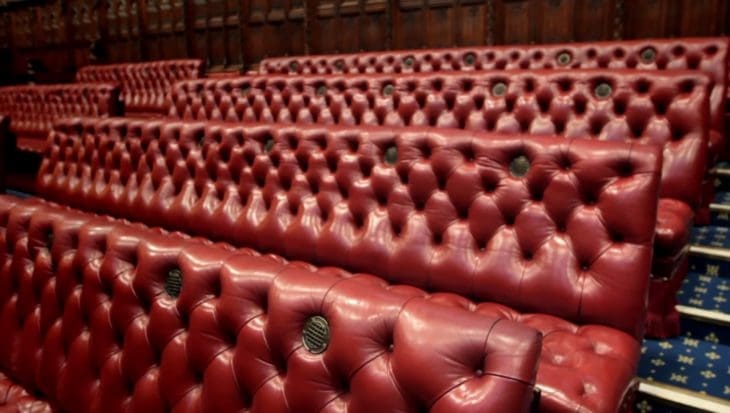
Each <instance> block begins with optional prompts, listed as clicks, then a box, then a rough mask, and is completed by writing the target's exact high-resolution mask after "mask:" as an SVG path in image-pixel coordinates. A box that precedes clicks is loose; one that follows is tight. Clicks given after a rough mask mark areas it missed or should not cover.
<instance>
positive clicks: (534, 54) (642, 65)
mask: <svg viewBox="0 0 730 413" xmlns="http://www.w3.org/2000/svg"><path fill="white" fill-rule="evenodd" d="M729 41H730V38H727V37H722V38H679V39H642V40H623V41H606V42H585V43H566V44H543V45H519V46H480V47H463V48H446V49H421V50H397V51H378V52H370V53H355V54H337V55H314V56H296V57H279V58H270V59H264V60H263V61H262V62H261V64H260V66H259V72H260V73H291V74H293V73H297V74H310V73H311V74H314V73H317V74H336V73H413V72H434V71H449V70H487V69H488V70H491V69H498V70H504V69H560V68H571V69H577V68H608V69H612V70H613V69H625V68H629V69H653V70H656V69H658V70H675V69H692V70H700V71H702V72H703V73H705V74H706V75H708V76H709V77H710V78H711V79H712V81H713V84H714V86H713V89H712V93H711V97H710V113H711V119H712V120H711V124H712V130H713V133H712V135H711V137H710V143H711V147H710V160H711V161H712V163H714V161H715V160H716V158H717V156H718V155H720V154H721V153H722V151H723V147H724V146H725V143H724V142H725V139H724V130H725V129H724V114H725V94H726V91H727V90H728V76H729V75H730V73H728V69H727V66H728V42H729Z"/></svg>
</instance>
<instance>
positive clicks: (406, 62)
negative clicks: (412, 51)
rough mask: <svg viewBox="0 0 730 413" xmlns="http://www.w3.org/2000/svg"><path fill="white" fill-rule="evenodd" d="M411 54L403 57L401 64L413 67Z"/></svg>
mask: <svg viewBox="0 0 730 413" xmlns="http://www.w3.org/2000/svg"><path fill="white" fill-rule="evenodd" d="M413 62H414V60H413V56H408V57H406V58H405V59H403V66H405V67H413Z"/></svg>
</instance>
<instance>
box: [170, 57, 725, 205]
mask: <svg viewBox="0 0 730 413" xmlns="http://www.w3.org/2000/svg"><path fill="white" fill-rule="evenodd" d="M710 86H711V81H710V80H709V79H708V78H707V77H706V76H702V75H698V74H697V73H696V72H687V71H683V72H678V73H671V74H670V73H659V72H655V71H630V70H623V71H620V70H619V71H612V72H608V71H605V70H552V71H548V70H541V71H522V70H518V71H491V72H471V73H465V72H444V73H417V74H413V75H409V76H399V75H393V74H375V75H361V76H360V75H339V76H338V75H327V76H296V77H294V76H258V77H241V78H233V79H224V80H218V81H214V80H200V81H195V82H182V83H180V84H177V85H176V87H175V88H174V90H173V92H172V94H171V96H170V101H169V104H170V110H169V115H170V117H175V118H182V119H197V120H203V119H213V120H226V121H258V122H280V123H293V122H294V123H300V124H307V123H317V124H346V125H352V124H367V125H385V126H437V127H445V128H460V129H467V130H475V131H483V130H487V131H494V132H508V133H525V134H536V135H550V134H559V135H565V136H567V137H571V138H575V137H591V138H595V139H600V140H627V141H636V142H639V143H646V144H658V145H662V146H663V147H664V166H663V171H662V186H661V196H662V197H667V198H674V199H679V200H682V201H684V202H686V203H687V204H688V205H690V206H692V207H693V208H695V207H697V206H698V205H699V203H700V199H701V183H702V180H703V178H704V176H705V172H706V169H707V143H708V129H709V127H708V116H709V114H708V106H707V105H708V101H707V99H708V95H709V87H710Z"/></svg>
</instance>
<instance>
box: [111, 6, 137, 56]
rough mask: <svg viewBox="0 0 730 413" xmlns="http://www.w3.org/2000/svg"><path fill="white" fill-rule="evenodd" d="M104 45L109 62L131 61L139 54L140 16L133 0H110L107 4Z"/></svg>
mask: <svg viewBox="0 0 730 413" xmlns="http://www.w3.org/2000/svg"><path fill="white" fill-rule="evenodd" d="M106 12H107V35H108V39H107V42H108V44H109V47H106V50H107V53H108V54H109V60H110V61H111V62H133V61H138V60H140V59H141V58H142V56H141V54H140V32H139V27H140V18H139V8H138V4H137V1H135V0H111V1H109V3H108V5H107V10H106Z"/></svg>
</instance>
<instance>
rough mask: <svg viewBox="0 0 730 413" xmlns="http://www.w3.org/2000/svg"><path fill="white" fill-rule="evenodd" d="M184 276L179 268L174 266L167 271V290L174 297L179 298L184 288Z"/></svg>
mask: <svg viewBox="0 0 730 413" xmlns="http://www.w3.org/2000/svg"><path fill="white" fill-rule="evenodd" d="M182 282H183V276H182V271H181V270H180V269H179V268H173V269H171V270H170V271H168V272H167V279H165V292H166V293H167V295H169V296H170V297H172V298H177V297H178V296H179V295H180V290H181V289H182Z"/></svg>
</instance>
